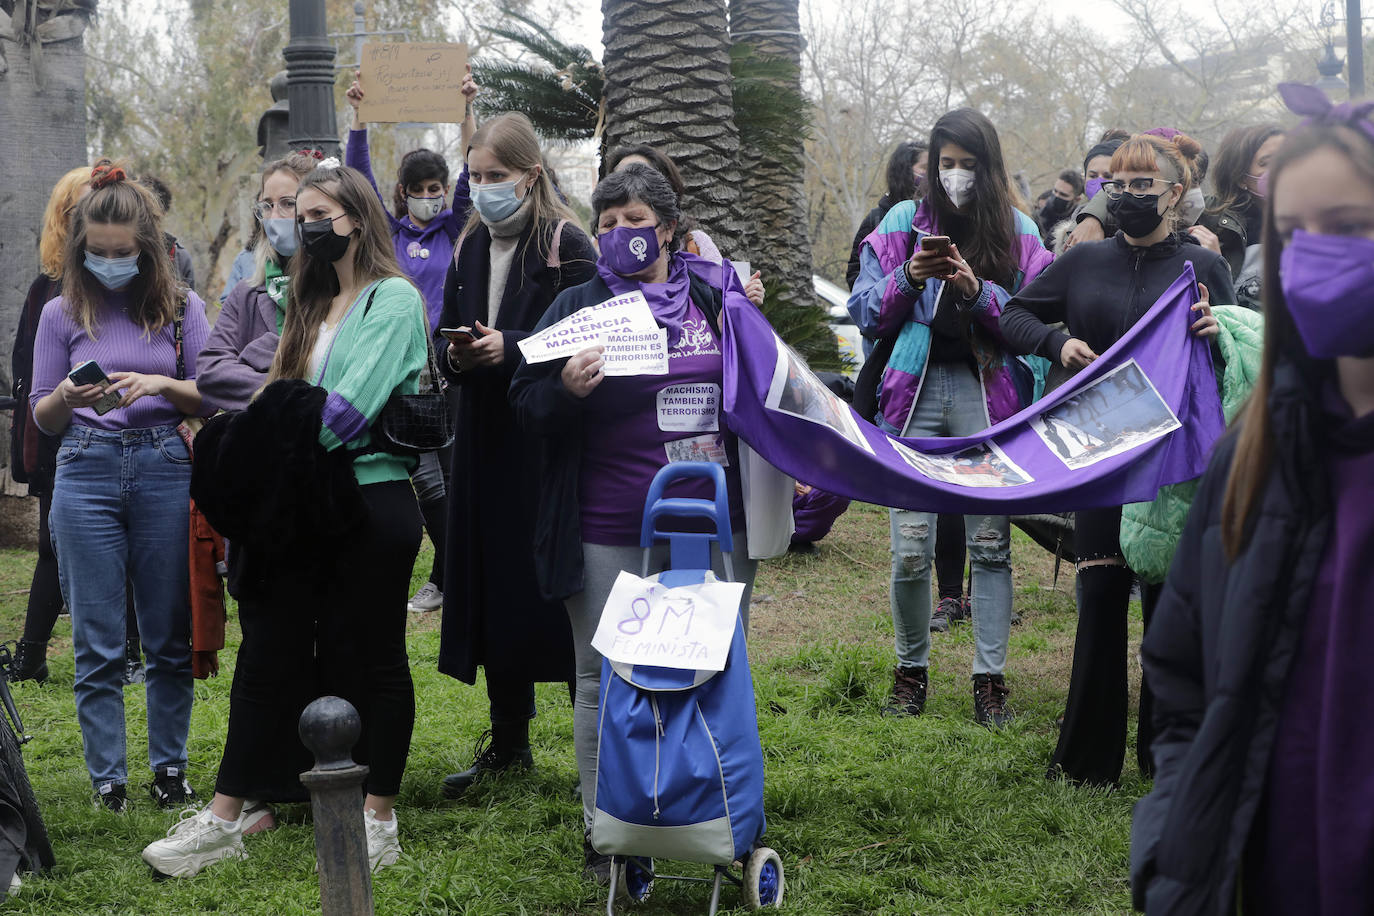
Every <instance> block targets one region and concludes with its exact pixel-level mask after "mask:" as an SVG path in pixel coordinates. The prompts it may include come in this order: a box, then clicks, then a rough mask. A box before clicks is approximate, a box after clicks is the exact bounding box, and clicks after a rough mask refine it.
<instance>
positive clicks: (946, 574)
mask: <svg viewBox="0 0 1374 916" xmlns="http://www.w3.org/2000/svg"><path fill="white" fill-rule="evenodd" d="M966 553H967V547H966V545H965V544H964V517H963V516H962V515H948V514H945V515H941V516H940V517H939V519H938V521H936V523H935V578H936V579H937V580H938V584H939V589H940V595H939V597H938V598H937V599H936V600H937V601H943V600H944V599H946V598H962V597H963V596H964V557H965V555H966Z"/></svg>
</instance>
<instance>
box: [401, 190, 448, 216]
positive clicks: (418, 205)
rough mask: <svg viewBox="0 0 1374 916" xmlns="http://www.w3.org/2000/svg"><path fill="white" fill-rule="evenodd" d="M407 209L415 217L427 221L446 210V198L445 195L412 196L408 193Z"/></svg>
mask: <svg viewBox="0 0 1374 916" xmlns="http://www.w3.org/2000/svg"><path fill="white" fill-rule="evenodd" d="M406 209H407V210H409V211H410V215H411V216H413V217H414V218H415V219H417V220H419V221H420V222H422V223H427V222H429V221H430V220H432V219H434V217H436V216H438V215H439V214H440V213H442V212H443V211H444V198H443V195H440V196H438V197H411V196H410V195H408V194H407V195H406Z"/></svg>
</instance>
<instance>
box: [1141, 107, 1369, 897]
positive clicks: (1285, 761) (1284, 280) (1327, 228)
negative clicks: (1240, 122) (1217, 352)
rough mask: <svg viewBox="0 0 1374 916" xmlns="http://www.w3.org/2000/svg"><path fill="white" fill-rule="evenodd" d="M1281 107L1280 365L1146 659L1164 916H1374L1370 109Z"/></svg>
mask: <svg viewBox="0 0 1374 916" xmlns="http://www.w3.org/2000/svg"><path fill="white" fill-rule="evenodd" d="M1279 89H1280V92H1281V93H1282V95H1283V97H1284V99H1285V101H1287V103H1288V106H1289V107H1290V108H1291V109H1292V110H1294V111H1295V112H1297V113H1298V114H1302V115H1307V116H1308V117H1307V120H1306V121H1304V122H1303V124H1302V125H1300V126H1299V127H1298V128H1297V129H1296V130H1295V131H1294V132H1292V133H1290V134H1288V135H1287V137H1286V139H1285V140H1284V143H1283V145H1282V146H1281V147H1280V148H1279V150H1278V152H1277V153H1276V155H1275V157H1274V159H1273V161H1272V164H1271V165H1270V168H1269V172H1268V177H1269V192H1270V196H1269V197H1268V199H1267V200H1266V202H1265V210H1266V212H1265V214H1264V217H1263V220H1262V226H1263V229H1262V232H1263V248H1264V273H1263V296H1264V318H1265V340H1264V361H1263V365H1262V367H1261V369H1260V375H1259V378H1258V380H1257V382H1256V385H1255V389H1254V393H1253V395H1252V396H1251V398H1250V401H1249V404H1248V406H1247V407H1246V408H1244V411H1243V413H1242V414H1241V415H1240V419H1239V421H1238V429H1237V430H1236V431H1233V432H1232V433H1231V434H1228V435H1227V436H1226V437H1225V438H1224V439H1223V440H1222V442H1221V444H1220V445H1219V446H1218V448H1217V452H1216V454H1215V455H1214V456H1213V459H1212V464H1211V467H1210V469H1209V470H1208V471H1207V474H1206V475H1205V476H1204V477H1203V479H1202V483H1201V485H1200V487H1199V490H1198V494H1197V498H1196V499H1195V500H1194V502H1193V508H1192V513H1191V514H1190V516H1189V518H1188V524H1187V527H1186V528H1185V530H1184V533H1183V538H1182V540H1181V541H1180V543H1179V545H1178V551H1177V553H1176V554H1175V558H1174V563H1173V567H1172V568H1171V569H1170V572H1169V577H1168V579H1167V580H1166V582H1165V585H1164V594H1163V595H1162V596H1161V598H1160V602H1159V606H1158V608H1157V610H1156V612H1155V618H1154V620H1153V622H1152V624H1151V628H1150V630H1149V632H1148V633H1146V635H1145V639H1144V642H1143V645H1142V647H1141V655H1142V664H1143V667H1144V671H1145V677H1146V679H1147V680H1148V681H1149V684H1150V688H1151V689H1152V690H1153V691H1154V694H1155V707H1154V722H1155V727H1156V737H1155V740H1154V745H1153V751H1154V760H1155V784H1154V790H1153V791H1152V792H1151V793H1150V794H1149V795H1148V796H1146V797H1145V798H1144V799H1142V800H1141V801H1140V802H1139V803H1138V804H1137V806H1136V810H1135V820H1134V824H1133V826H1132V837H1131V879H1132V888H1133V891H1134V896H1135V905H1136V906H1137V907H1138V908H1141V909H1144V910H1146V912H1149V913H1161V914H1163V913H1168V914H1194V913H1199V914H1201V913H1216V914H1222V913H1235V912H1240V911H1244V912H1245V913H1246V914H1247V916H1250V914H1261V916H1266V914H1270V913H1274V914H1279V913H1285V914H1286V913H1312V914H1334V913H1342V914H1343V913H1370V912H1374V869H1371V868H1370V862H1371V856H1374V768H1371V767H1370V761H1371V760H1374V730H1371V729H1370V727H1369V700H1368V697H1367V696H1366V695H1365V690H1364V684H1365V682H1366V680H1367V678H1368V671H1369V658H1370V654H1371V652H1374V615H1371V614H1370V606H1371V603H1370V595H1371V594H1374V567H1372V566H1371V564H1370V558H1371V557H1374V514H1371V513H1370V511H1369V507H1370V505H1371V503H1374V122H1371V121H1370V120H1369V118H1368V115H1369V113H1370V112H1371V110H1374V103H1371V102H1362V103H1360V104H1359V105H1357V106H1351V105H1341V106H1339V107H1335V108H1333V107H1332V106H1331V103H1330V101H1328V100H1327V98H1326V97H1325V96H1324V95H1323V94H1322V93H1321V92H1320V91H1319V90H1317V89H1315V88H1313V87H1311V86H1305V85H1298V84H1291V83H1289V84H1283V85H1281V86H1280V87H1279Z"/></svg>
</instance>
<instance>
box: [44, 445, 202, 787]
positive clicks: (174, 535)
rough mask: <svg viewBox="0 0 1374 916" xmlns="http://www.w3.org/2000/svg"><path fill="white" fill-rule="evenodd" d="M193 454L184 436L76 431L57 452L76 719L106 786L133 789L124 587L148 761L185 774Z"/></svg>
mask: <svg viewBox="0 0 1374 916" xmlns="http://www.w3.org/2000/svg"><path fill="white" fill-rule="evenodd" d="M190 486H191V456H190V453H189V452H188V451H187V449H186V444H185V443H184V442H182V441H181V437H180V436H179V435H178V434H177V431H176V429H175V428H174V427H171V426H157V427H152V428H149V429H126V430H120V431H115V432H109V431H104V430H97V429H91V428H89V427H85V426H73V427H70V428H69V429H68V430H67V433H66V435H65V436H64V437H63V438H62V446H61V448H60V449H59V450H58V452H57V476H56V481H55V482H54V484H53V500H52V512H51V514H50V516H49V519H48V525H49V528H50V529H51V530H52V540H53V547H54V549H55V550H56V551H57V563H58V576H59V578H60V580H61V583H62V595H63V597H64V598H66V601H67V607H68V608H69V609H70V610H71V615H72V642H73V644H74V646H75V649H76V715H77V719H78V721H79V722H80V723H81V739H82V743H83V744H84V746H85V753H86V769H87V770H89V771H90V775H91V781H92V783H94V784H95V786H96V788H99V787H100V786H102V785H104V784H105V783H109V782H116V783H123V782H126V781H127V780H128V771H127V768H126V766H125V753H124V683H123V678H124V638H125V625H124V613H125V602H124V583H125V580H126V578H127V579H128V581H129V582H131V583H132V584H133V590H134V606H135V608H136V609H137V614H138V631H139V636H140V638H141V639H142V641H143V651H144V654H145V656H146V658H147V695H148V762H149V763H150V764H151V765H152V766H153V767H161V766H174V767H178V768H185V766H186V733H187V731H188V730H189V728H190V724H191V698H192V695H193V685H192V680H191V610H190V599H189V588H190V584H189V581H188V573H187V540H188V527H189V524H190V510H189V505H190Z"/></svg>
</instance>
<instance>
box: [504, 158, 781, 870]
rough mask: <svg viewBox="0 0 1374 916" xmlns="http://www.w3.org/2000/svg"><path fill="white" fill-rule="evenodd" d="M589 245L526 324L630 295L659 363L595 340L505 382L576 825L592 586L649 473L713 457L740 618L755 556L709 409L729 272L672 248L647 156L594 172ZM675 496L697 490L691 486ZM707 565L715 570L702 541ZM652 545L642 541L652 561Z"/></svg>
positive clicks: (596, 607)
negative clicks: (588, 256) (528, 455)
mask: <svg viewBox="0 0 1374 916" xmlns="http://www.w3.org/2000/svg"><path fill="white" fill-rule="evenodd" d="M592 210H593V212H594V213H595V225H596V227H597V232H598V239H599V243H600V248H601V259H600V260H599V261H598V262H597V274H598V275H597V276H596V277H593V278H592V279H591V280H589V281H588V282H586V283H584V284H582V285H581V286H578V287H576V288H574V289H570V290H567V291H566V292H564V293H562V294H560V295H559V297H558V298H557V299H555V300H554V303H553V305H551V306H550V307H549V310H548V311H547V312H546V313H545V314H544V317H543V318H542V319H541V320H540V322H539V325H538V326H537V327H536V329H535V330H536V331H538V330H542V329H543V328H546V327H548V326H549V325H551V324H554V323H555V322H557V321H559V320H561V319H562V318H565V317H567V316H568V315H571V314H572V313H574V312H576V311H577V310H578V309H581V308H585V307H588V306H592V305H596V304H597V303H600V302H604V301H606V300H607V299H610V298H612V297H613V296H616V295H621V294H624V293H630V292H636V291H638V292H642V293H643V294H644V298H645V299H646V300H648V303H649V308H650V310H651V311H652V312H653V316H654V320H655V321H656V322H657V323H658V324H659V326H660V327H662V328H663V329H664V330H665V332H666V335H667V343H668V372H667V374H665V375H632V376H616V377H611V378H608V377H606V375H605V374H604V373H603V371H602V368H603V363H602V348H601V347H591V348H588V349H586V350H583V351H581V352H579V353H577V354H576V355H574V356H572V357H571V358H569V359H565V360H554V361H552V362H544V363H538V364H533V365H531V364H529V363H521V365H520V368H519V369H518V370H517V371H516V373H515V378H514V380H513V381H512V383H511V389H510V400H511V403H512V405H513V406H514V407H515V412H516V416H517V419H519V421H520V423H521V425H522V426H524V428H525V429H526V431H527V432H529V433H530V434H531V435H532V436H535V437H537V438H538V440H539V442H540V462H541V469H540V475H539V478H540V481H541V491H540V494H539V509H538V516H537V518H536V522H535V542H534V549H535V568H536V572H537V573H538V575H539V584H540V588H541V589H542V590H543V591H544V593H545V594H546V595H547V596H548V597H550V598H562V599H563V600H564V603H565V605H566V607H567V610H568V617H569V619H570V620H571V622H572V630H573V648H574V652H575V653H576V667H577V686H576V690H575V697H574V701H573V743H574V745H575V748H576V753H577V769H578V774H579V777H580V779H581V785H582V809H583V817H584V819H585V822H586V823H587V824H588V825H590V823H591V804H592V795H593V793H594V792H595V791H596V758H597V750H596V742H597V736H596V707H597V687H598V685H599V684H600V681H601V656H600V653H598V652H597V651H596V650H595V649H593V648H592V636H593V634H594V633H595V631H596V626H597V622H598V620H599V619H600V616H601V609H602V608H603V607H604V606H605V604H606V596H607V595H608V594H609V593H610V590H611V585H612V584H613V583H614V582H615V579H616V577H617V576H618V575H619V574H620V571H621V570H628V571H630V572H633V573H635V574H638V573H639V572H640V569H641V566H640V563H641V560H642V557H643V552H642V551H641V550H640V548H639V529H640V521H641V519H642V516H643V511H644V499H645V496H646V495H647V493H648V490H649V483H650V481H652V480H653V478H654V475H655V474H656V473H657V472H658V470H659V469H660V468H662V467H663V466H664V465H666V464H668V463H669V462H672V461H679V460H684V459H690V460H703V459H706V460H712V461H717V462H719V463H721V464H723V465H725V476H726V481H727V484H728V488H729V499H730V521H731V526H732V528H733V529H734V531H735V532H736V533H735V535H734V536H735V539H736V540H735V550H734V557H733V560H734V563H733V565H734V572H735V578H736V580H737V581H741V582H744V583H745V591H744V599H743V602H742V604H741V607H740V613H741V615H742V616H743V617H744V621H745V624H746V628H747V624H748V613H749V593H750V589H751V588H752V586H753V581H754V571H755V569H756V566H757V564H756V563H755V562H753V561H751V560H748V559H747V558H748V556H749V549H748V543H747V541H746V539H745V534H744V510H743V504H742V502H741V491H740V479H739V466H740V465H739V455H738V454H737V445H736V439H735V436H734V435H733V434H731V433H730V432H729V431H728V430H727V429H726V427H725V425H724V423H723V422H722V419H721V411H720V404H721V397H722V393H723V391H722V388H723V373H722V362H721V346H720V341H721V337H720V317H721V309H722V304H723V302H724V297H726V296H730V297H738V301H739V302H741V303H743V302H745V301H746V297H745V295H744V290H743V288H742V287H741V286H740V284H739V280H738V278H736V277H735V273H734V271H732V270H729V269H728V268H726V269H724V270H722V269H721V268H720V267H719V266H717V265H715V264H712V263H711V262H709V261H705V260H702V259H701V258H698V257H696V256H694V255H690V254H684V253H682V252H680V251H678V250H677V243H676V239H677V226H678V222H679V220H680V219H681V218H682V213H681V210H680V208H679V203H678V196H677V194H676V193H675V192H674V191H673V189H672V186H671V185H670V184H669V183H668V179H666V178H664V177H663V175H661V174H660V173H659V172H657V171H655V170H654V169H653V168H650V167H649V166H647V165H639V164H636V165H630V166H626V167H625V168H623V169H621V170H620V171H617V172H613V173H612V174H610V175H608V176H607V177H606V178H604V179H603V180H602V181H601V183H600V184H599V185H597V188H596V191H595V192H594V193H593V194H592ZM672 495H675V496H688V497H706V498H709V497H710V496H711V495H712V493H711V492H710V485H709V484H707V483H704V482H694V483H693V484H692V485H684V486H682V487H681V488H680V489H677V490H674V491H672ZM713 552H714V556H713V560H714V566H715V568H716V573H717V575H719V576H721V577H722V578H724V577H725V571H724V565H723V563H722V562H721V559H720V554H719V550H718V549H717V548H713ZM665 560H666V551H660V550H656V551H655V556H654V557H653V558H652V564H651V565H652V568H653V569H656V570H657V569H662V568H663V566H664V563H665ZM584 853H585V855H586V870H587V873H588V874H589V875H590V876H591V877H593V878H595V879H596V880H598V881H601V882H604V881H606V880H607V879H608V877H609V862H608V860H607V859H606V857H605V856H601V855H599V854H598V853H597V852H596V851H595V850H594V849H593V848H592V847H591V844H590V842H589V841H587V840H585V838H584Z"/></svg>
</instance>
